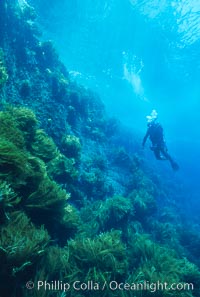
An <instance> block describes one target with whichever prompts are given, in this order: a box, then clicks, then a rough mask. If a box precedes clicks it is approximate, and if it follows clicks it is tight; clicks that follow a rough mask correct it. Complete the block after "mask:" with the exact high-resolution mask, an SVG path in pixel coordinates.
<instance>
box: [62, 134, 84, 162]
mask: <svg viewBox="0 0 200 297" xmlns="http://www.w3.org/2000/svg"><path fill="white" fill-rule="evenodd" d="M62 151H63V153H64V154H65V155H66V156H67V157H68V158H76V159H77V158H79V157H80V152H81V142H80V139H79V138H78V137H76V136H75V135H65V136H63V138H62Z"/></svg>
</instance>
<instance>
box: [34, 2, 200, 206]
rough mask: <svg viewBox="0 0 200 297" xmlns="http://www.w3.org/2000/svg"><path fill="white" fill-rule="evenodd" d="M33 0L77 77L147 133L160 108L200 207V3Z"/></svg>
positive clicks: (129, 123) (190, 193) (120, 115)
mask: <svg viewBox="0 0 200 297" xmlns="http://www.w3.org/2000/svg"><path fill="white" fill-rule="evenodd" d="M32 2H33V3H34V6H36V7H37V9H38V13H39V15H40V18H41V23H42V25H43V28H44V29H45V32H46V33H45V35H44V38H45V39H46V38H49V39H52V40H53V42H54V43H55V46H56V48H57V50H58V52H59V53H60V57H61V60H62V61H63V62H64V63H65V65H66V66H67V68H68V70H69V72H70V75H71V78H72V79H74V80H76V81H78V82H79V83H81V84H83V85H85V86H86V87H89V88H91V89H93V90H94V91H96V92H97V93H98V94H99V95H100V96H101V98H102V100H103V102H104V103H105V105H106V107H107V110H108V112H109V113H110V114H111V115H114V116H117V117H118V118H120V119H121V121H122V122H123V123H124V124H125V125H127V126H129V127H130V129H132V130H134V131H137V133H139V135H140V137H141V140H142V137H143V134H144V133H145V130H146V120H145V117H146V115H147V114H149V113H150V112H151V110H152V109H153V108H155V109H156V110H157V112H158V114H159V120H160V122H161V123H162V125H163V127H164V130H165V136H166V141H167V144H168V148H169V151H170V153H171V154H172V155H173V156H174V157H175V158H176V160H177V162H178V163H179V165H180V171H179V172H178V173H177V174H178V175H179V178H180V180H181V181H183V182H184V183H185V185H186V186H187V189H188V193H187V195H188V197H190V198H189V199H191V205H193V206H194V208H195V209H197V211H199V209H200V200H199V197H200V196H199V194H200V183H199V172H200V153H199V152H200V129H199V121H200V112H199V110H200V83H199V80H200V2H199V1H197V0H190V1H185V0H184V1H183V0H176V1H170V0H160V1H159V0H146V1H142V0H130V1H129V0H123V1H122V0H60V1H59V3H58V1H47V0H46V1H39V0H38V1H37V0H32ZM55 2H56V3H55ZM47 3H48V9H47V8H45V7H46V5H47ZM144 154H145V153H144ZM152 158H153V156H152Z"/></svg>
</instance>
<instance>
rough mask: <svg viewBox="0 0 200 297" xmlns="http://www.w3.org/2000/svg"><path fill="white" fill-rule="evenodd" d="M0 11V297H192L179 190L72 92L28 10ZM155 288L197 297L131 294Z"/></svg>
mask: <svg viewBox="0 0 200 297" xmlns="http://www.w3.org/2000/svg"><path fill="white" fill-rule="evenodd" d="M0 11H1V18H0V47H1V48H2V49H1V50H0V97H1V103H2V104H1V107H2V108H1V111H0V263H1V265H0V295H1V297H8V296H10V297H28V296H33V297H54V296H55V297H57V296H58V297H64V296H71V297H74V296H76V297H83V296H87V297H88V296H92V297H93V296H104V297H107V296H108V297H109V296H113V297H118V296H119V297H129V296H133V295H134V296H135V297H141V296H144V297H146V296H147V297H148V296H159V297H162V296H164V297H165V296H166V297H168V296H169V297H170V296H177V294H178V296H181V297H198V296H199V286H200V272H199V268H198V267H199V260H198V247H199V236H196V234H197V233H196V232H197V231H195V230H192V229H191V231H190V232H186V230H184V224H183V223H182V222H181V218H180V215H179V209H178V204H175V203H173V200H174V199H175V197H176V186H175V185H174V184H172V183H171V184H170V183H168V181H163V179H162V178H161V177H159V176H158V175H157V174H156V173H155V172H153V170H152V168H150V167H147V165H146V164H145V162H144V160H143V158H142V156H141V155H140V154H139V149H138V147H139V145H138V141H137V139H136V137H135V136H134V135H131V134H130V133H129V132H128V131H126V130H125V129H123V128H122V127H121V125H120V124H119V123H118V121H116V120H115V119H109V118H108V117H107V115H106V113H105V109H104V106H103V104H102V102H101V100H100V99H99V98H98V96H96V95H95V94H93V93H92V92H91V91H89V90H86V89H85V88H83V87H81V86H78V85H76V84H75V83H72V82H71V81H70V79H69V75H68V73H67V71H66V69H65V67H64V66H63V65H62V64H61V63H60V61H59V59H58V56H57V54H56V52H55V50H54V48H53V46H52V43H51V42H50V41H47V42H41V41H39V38H38V36H39V32H38V30H37V26H36V25H35V13H34V10H33V8H32V7H30V6H29V5H28V4H27V2H26V1H15V0H12V1H11V0H2V1H0ZM28 107H29V108H28ZM131 139H132V142H131ZM127 140H129V141H127ZM179 195H180V192H179ZM172 198H173V199H172ZM160 201H162V204H159V202H160ZM188 234H189V236H190V239H192V242H191V240H190V243H188V241H189V239H188ZM189 260H190V261H192V262H193V263H192V262H189ZM194 263H196V264H197V265H198V266H197V265H196V264H194ZM30 281H31V282H33V283H29V284H31V285H33V284H34V285H35V288H34V289H27V287H26V284H27V282H30ZM45 281H46V282H48V284H50V285H47V288H46V290H45V286H41V287H40V288H39V289H37V286H38V284H41V283H39V282H45ZM55 281H59V282H60V284H61V283H63V284H64V283H66V284H69V285H70V288H69V290H68V291H67V292H66V294H65V292H63V290H62V288H61V287H60V290H59V288H58V287H55ZM158 281H160V282H167V283H168V285H171V284H173V283H177V284H179V286H182V285H183V284H184V283H192V284H193V285H194V290H184V289H183V286H182V287H181V288H180V287H179V290H178V291H177V290H176V291H175V290H155V292H152V290H153V289H151V290H150V289H145V290H134V284H135V283H139V284H140V286H142V285H144V284H145V283H147V282H148V283H149V284H150V283H153V284H155V283H156V282H158ZM117 283H123V284H127V285H126V288H124V289H119V288H118V289H117V288H116V289H115V288H114V287H112V288H111V287H110V286H111V285H113V286H115V285H116V284H117ZM73 284H74V285H75V288H73ZM81 284H83V285H82V287H81V288H80V285H81ZM103 284H105V287H104V290H102V286H103ZM128 284H130V285H131V286H132V289H130V287H129V289H128V287H127V286H128ZM51 286H52V287H51ZM49 288H50V289H49ZM154 288H155V287H154Z"/></svg>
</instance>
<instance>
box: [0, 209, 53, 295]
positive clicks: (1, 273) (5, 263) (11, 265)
mask: <svg viewBox="0 0 200 297" xmlns="http://www.w3.org/2000/svg"><path fill="white" fill-rule="evenodd" d="M49 240H50V237H49V235H48V232H47V231H46V230H45V229H44V227H43V226H41V227H40V228H36V227H35V226H34V225H33V224H32V223H31V222H30V219H29V218H28V217H27V216H26V215H25V214H24V213H23V212H19V211H15V212H12V213H10V215H9V221H8V222H7V223H5V224H3V225H1V227H0V262H1V267H0V278H1V280H5V284H6V286H5V285H4V282H3V283H2V282H0V290H1V292H2V293H4V294H5V296H13V293H14V292H15V286H16V281H17V279H18V278H19V279H20V275H21V274H23V273H24V271H26V270H27V269H28V268H29V267H30V266H32V265H33V264H34V263H35V262H36V261H37V260H38V259H39V258H40V257H41V256H42V254H43V253H44V250H45V248H46V247H47V245H48V244H49ZM8 282H9V285H8Z"/></svg>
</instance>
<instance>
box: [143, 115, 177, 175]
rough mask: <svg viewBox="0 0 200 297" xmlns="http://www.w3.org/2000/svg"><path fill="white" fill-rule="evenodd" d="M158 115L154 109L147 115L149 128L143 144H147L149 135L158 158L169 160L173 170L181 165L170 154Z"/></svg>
mask: <svg viewBox="0 0 200 297" xmlns="http://www.w3.org/2000/svg"><path fill="white" fill-rule="evenodd" d="M157 116H158V113H157V111H156V110H155V109H154V110H152V112H151V115H150V116H147V117H146V118H147V126H148V129H147V132H146V134H145V136H144V139H143V142H142V145H143V147H144V146H145V143H146V141H147V138H148V137H149V138H150V140H151V142H152V146H151V147H150V148H151V150H152V151H153V152H154V155H155V157H156V159H157V160H169V162H170V164H171V166H172V168H173V170H175V171H176V170H178V169H179V166H178V164H177V163H176V162H175V161H174V160H173V159H172V157H171V156H170V155H169V154H168V149H167V146H166V143H165V140H164V136H163V128H162V126H161V125H160V124H159V123H158V122H157Z"/></svg>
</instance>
